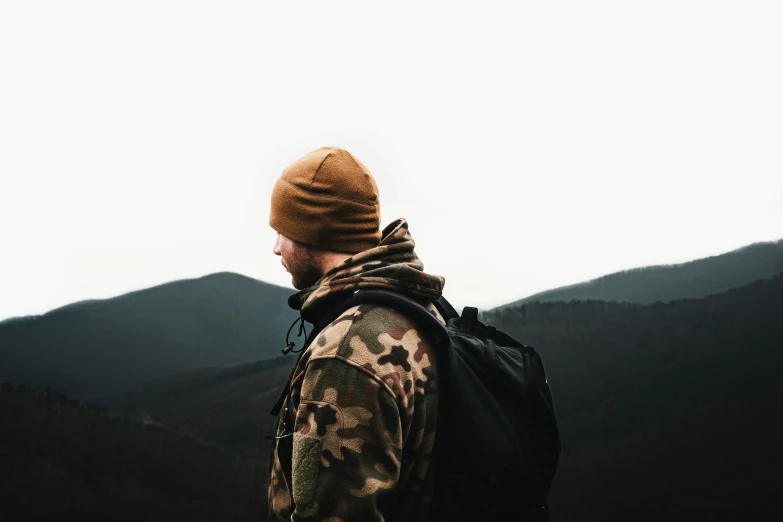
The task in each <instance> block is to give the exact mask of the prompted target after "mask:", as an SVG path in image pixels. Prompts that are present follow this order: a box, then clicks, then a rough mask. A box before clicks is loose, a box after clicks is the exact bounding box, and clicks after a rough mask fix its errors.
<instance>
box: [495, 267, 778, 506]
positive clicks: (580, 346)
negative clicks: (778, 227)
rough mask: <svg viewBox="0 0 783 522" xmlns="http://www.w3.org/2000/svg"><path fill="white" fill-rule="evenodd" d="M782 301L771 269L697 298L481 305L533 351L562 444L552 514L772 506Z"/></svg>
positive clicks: (776, 446)
mask: <svg viewBox="0 0 783 522" xmlns="http://www.w3.org/2000/svg"><path fill="white" fill-rule="evenodd" d="M781 310H783V274H780V275H777V276H775V277H773V278H769V279H764V280H760V281H756V282H754V283H751V284H750V285H746V286H744V287H742V288H739V289H733V290H730V291H727V292H724V293H722V294H718V295H713V296H709V297H706V298H701V299H687V300H680V301H674V302H670V303H655V304H651V305H639V304H628V303H612V302H599V301H581V302H580V301H573V302H569V303H564V302H555V303H528V304H524V305H520V306H516V307H507V308H504V309H500V310H496V311H495V312H492V313H488V314H485V315H484V320H485V321H486V322H488V323H490V324H493V325H495V326H497V327H499V328H502V329H504V330H505V331H507V332H508V333H510V334H512V335H513V336H515V337H516V338H517V339H519V340H521V341H522V342H524V343H525V344H529V345H532V346H534V347H536V349H537V350H538V351H539V352H540V353H541V354H542V356H543V358H544V363H545V367H546V369H547V374H548V378H549V383H550V386H551V387H552V392H553V397H554V400H555V405H556V409H557V413H558V418H559V419H560V428H561V437H562V442H563V455H562V457H561V462H560V466H559V468H558V475H557V478H556V481H555V484H554V486H553V491H552V495H551V497H550V500H551V502H552V506H553V520H592V519H596V520H598V519H600V520H629V519H632V520H689V519H692V518H694V516H696V515H695V514H698V516H697V517H696V518H700V519H706V520H736V519H738V518H744V517H748V518H751V519H758V520H761V519H766V517H768V516H769V513H770V512H771V511H770V510H773V509H774V510H777V509H778V508H777V504H776V502H775V501H774V499H776V498H777V494H778V493H777V489H778V488H777V484H779V481H778V478H777V477H776V476H775V474H776V473H777V472H776V471H774V470H776V469H779V468H780V467H781V466H783V449H781V447H780V445H779V444H778V442H777V441H779V440H780V439H781V437H783V417H781V415H780V410H781V404H783V382H781V381H780V379H779V376H778V374H779V368H780V367H781V365H783V320H781V315H780V311H781ZM586 513H590V516H589V517H586V516H585V514H586ZM554 515H557V516H554Z"/></svg>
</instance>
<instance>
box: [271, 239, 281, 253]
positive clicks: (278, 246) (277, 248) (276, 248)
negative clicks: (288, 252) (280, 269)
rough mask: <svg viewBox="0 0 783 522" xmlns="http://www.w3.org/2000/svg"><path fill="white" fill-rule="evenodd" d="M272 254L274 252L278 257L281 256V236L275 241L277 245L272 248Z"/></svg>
mask: <svg viewBox="0 0 783 522" xmlns="http://www.w3.org/2000/svg"><path fill="white" fill-rule="evenodd" d="M272 252H273V253H274V254H275V255H276V256H279V255H281V252H280V234H277V238H276V239H275V244H274V246H273V247H272Z"/></svg>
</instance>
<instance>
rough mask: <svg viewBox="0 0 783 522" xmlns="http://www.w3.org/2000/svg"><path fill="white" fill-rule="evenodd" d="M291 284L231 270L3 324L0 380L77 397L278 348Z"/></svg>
mask: <svg viewBox="0 0 783 522" xmlns="http://www.w3.org/2000/svg"><path fill="white" fill-rule="evenodd" d="M291 293H293V291H292V290H289V289H286V288H282V287H279V286H275V285H271V284H268V283H264V282H261V281H257V280H255V279H251V278H249V277H245V276H242V275H238V274H233V273H218V274H212V275H208V276H205V277H201V278H198V279H188V280H181V281H174V282H170V283H166V284H163V285H160V286H156V287H153V288H149V289H145V290H140V291H136V292H131V293H129V294H125V295H121V296H119V297H115V298H112V299H105V300H91V301H83V302H79V303H74V304H70V305H68V306H65V307H63V308H59V309H57V310H53V311H51V312H48V313H46V314H43V315H41V316H33V317H23V318H16V319H11V320H6V321H3V322H2V323H0V381H10V382H14V383H17V384H27V385H48V386H51V387H52V388H54V389H57V390H60V391H64V392H67V393H68V394H70V395H72V396H74V397H77V398H80V399H83V400H98V399H99V398H100V397H104V396H106V395H111V394H114V393H118V392H119V391H121V390H126V389H129V388H132V387H135V386H138V385H140V384H141V383H143V382H145V381H147V380H154V379H157V378H161V377H164V376H167V375H171V374H175V373H180V372H185V371H188V370H192V369H197V368H204V367H228V366H235V365H238V364H242V363H247V362H251V361H257V360H260V359H266V358H269V357H273V356H275V355H279V354H280V352H279V350H280V348H281V347H282V346H284V345H285V334H286V331H287V330H288V327H289V325H290V324H291V323H292V322H293V321H294V320H295V319H296V318H297V317H298V314H297V313H296V312H294V311H293V310H291V309H290V308H288V305H287V298H288V296H289V295H290V294H291Z"/></svg>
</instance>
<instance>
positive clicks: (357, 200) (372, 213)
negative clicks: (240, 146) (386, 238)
mask: <svg viewBox="0 0 783 522" xmlns="http://www.w3.org/2000/svg"><path fill="white" fill-rule="evenodd" d="M380 223H381V220H380V206H379V203H378V187H377V186H376V185H375V180H374V179H373V177H372V174H370V171H369V170H367V167H365V166H364V165H362V163H361V162H360V161H359V160H357V159H356V158H354V157H353V156H352V155H351V153H349V152H348V151H346V150H343V149H338V148H335V147H322V148H320V149H317V150H314V151H312V152H309V153H307V154H305V155H304V156H302V157H301V158H299V159H298V160H296V161H295V162H294V163H292V164H291V166H289V167H288V168H287V169H285V170H284V171H283V174H282V175H281V176H280V178H279V179H278V180H277V182H276V183H275V187H274V188H273V189H272V211H271V212H270V215H269V225H270V226H271V227H272V228H273V229H275V230H276V231H277V232H280V233H281V234H283V235H284V236H286V237H288V238H289V239H293V240H295V241H298V242H300V243H304V244H306V245H312V246H315V247H320V248H324V249H327V250H333V251H336V252H344V253H348V254H356V253H358V252H361V251H363V250H367V249H369V248H373V247H376V246H378V243H379V242H380V240H381V231H380Z"/></svg>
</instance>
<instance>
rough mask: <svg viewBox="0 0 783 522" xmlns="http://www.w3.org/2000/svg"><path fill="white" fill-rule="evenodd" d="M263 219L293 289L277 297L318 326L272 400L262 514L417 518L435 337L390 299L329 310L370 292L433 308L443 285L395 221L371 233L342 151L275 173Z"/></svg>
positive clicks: (366, 192) (428, 476)
mask: <svg viewBox="0 0 783 522" xmlns="http://www.w3.org/2000/svg"><path fill="white" fill-rule="evenodd" d="M269 224H270V225H271V227H272V228H273V229H275V230H276V231H277V232H278V236H277V241H276V243H275V246H274V249H273V251H274V253H275V254H276V255H279V256H281V261H282V264H283V266H284V267H285V268H286V270H287V271H288V272H289V273H290V274H291V278H292V282H293V285H294V287H295V288H297V289H298V290H299V292H298V293H296V294H294V295H292V296H291V297H290V298H289V300H288V304H289V305H290V306H291V307H292V308H294V309H297V310H299V311H300V313H301V316H302V318H303V319H304V320H306V321H308V322H310V323H313V324H314V325H316V330H317V329H318V327H321V326H322V327H323V329H322V330H320V333H317V334H316V335H312V334H311V335H310V336H309V337H308V341H309V344H307V346H305V347H304V350H303V351H302V352H301V353H300V358H299V361H298V362H297V364H296V367H295V368H294V371H293V373H292V376H291V379H290V383H289V387H288V389H287V390H286V393H285V394H284V396H285V398H284V402H282V404H281V405H280V414H279V417H278V426H277V430H276V436H275V440H274V445H273V448H272V463H271V467H272V469H271V476H270V484H269V508H270V519H271V520H327V519H328V520H334V521H346V522H347V521H375V520H378V521H380V520H386V521H396V520H428V519H429V509H428V506H429V503H430V501H431V498H432V492H433V484H434V476H435V472H436V470H435V467H434V466H433V465H431V463H432V462H433V461H434V459H433V456H432V453H433V445H434V441H435V431H436V426H437V419H438V387H437V381H438V372H437V369H436V366H435V357H436V355H435V347H434V343H435V342H436V341H435V339H434V338H433V337H432V335H431V334H428V332H424V331H421V329H420V328H417V326H416V325H415V324H414V323H413V322H412V321H410V320H409V319H408V318H406V317H404V316H403V315H401V314H400V313H398V312H396V311H395V310H393V309H390V308H388V307H384V306H380V305H374V304H362V305H359V306H356V307H353V308H350V309H348V310H346V311H345V312H344V313H342V314H340V315H339V317H337V318H336V319H334V318H332V316H331V315H330V314H332V315H333V313H334V311H335V310H339V308H338V307H339V303H340V301H342V300H344V299H346V298H347V297H349V296H350V295H351V293H352V292H353V291H354V290H357V289H367V288H380V289H387V290H394V291H396V292H400V293H403V294H405V295H407V296H410V297H412V298H414V299H416V300H418V301H420V302H421V303H422V304H424V305H425V306H427V307H428V308H429V309H430V310H431V311H433V312H434V313H436V315H437V312H436V310H435V308H434V306H432V302H433V301H435V300H437V299H438V298H439V297H440V295H441V293H442V290H443V285H444V279H443V278H442V277H440V276H435V275H430V274H427V273H425V272H424V271H423V264H422V263H421V261H420V260H419V258H418V257H417V256H416V254H415V253H414V246H415V243H414V241H413V239H412V238H411V235H410V233H409V232H408V224H407V223H406V221H405V220H403V219H399V220H397V221H395V222H393V223H391V224H390V225H389V226H387V227H386V228H385V229H384V230H383V231H381V230H380V209H379V201H378V188H377V186H376V184H375V180H374V179H373V177H372V175H371V174H370V172H369V170H367V168H366V167H365V166H364V165H363V164H362V163H361V162H359V161H358V160H357V159H356V158H354V157H353V156H352V155H351V154H350V153H348V152H347V151H345V150H342V149H337V148H331V147H324V148H321V149H318V150H315V151H312V152H310V153H308V154H306V155H305V156H303V157H302V158H300V159H299V160H297V161H296V162H294V163H293V164H292V165H291V166H290V167H288V168H287V169H285V170H284V171H283V174H282V176H281V177H280V178H279V179H278V180H277V182H276V184H275V186H274V189H273V191H272V209H271V214H270V218H269ZM439 318H440V316H439ZM440 319H441V320H442V318H440ZM327 320H328V321H329V322H328V324H322V323H324V322H325V321H327Z"/></svg>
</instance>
